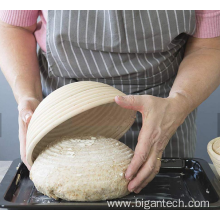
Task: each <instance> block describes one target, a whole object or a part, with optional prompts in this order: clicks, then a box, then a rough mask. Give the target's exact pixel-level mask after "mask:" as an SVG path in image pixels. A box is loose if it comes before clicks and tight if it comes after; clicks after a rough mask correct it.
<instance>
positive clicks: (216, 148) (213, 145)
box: [207, 137, 220, 176]
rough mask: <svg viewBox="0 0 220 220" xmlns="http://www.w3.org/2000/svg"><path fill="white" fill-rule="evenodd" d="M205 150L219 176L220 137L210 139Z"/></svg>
mask: <svg viewBox="0 0 220 220" xmlns="http://www.w3.org/2000/svg"><path fill="white" fill-rule="evenodd" d="M207 150H208V154H209V156H210V158H211V160H212V162H213V165H214V166H215V169H216V171H217V172H218V174H219V176H220V137H217V138H215V139H213V140H211V141H210V142H209V143H208V147H207Z"/></svg>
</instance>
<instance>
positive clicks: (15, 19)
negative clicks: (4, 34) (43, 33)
mask: <svg viewBox="0 0 220 220" xmlns="http://www.w3.org/2000/svg"><path fill="white" fill-rule="evenodd" d="M38 15H39V10H0V20H1V21H3V22H5V23H7V24H11V25H15V26H23V27H25V26H31V25H33V24H35V23H36V22H37V17H38Z"/></svg>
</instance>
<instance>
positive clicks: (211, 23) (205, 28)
mask: <svg viewBox="0 0 220 220" xmlns="http://www.w3.org/2000/svg"><path fill="white" fill-rule="evenodd" d="M193 36H194V37H197V38H213V37H218V36H220V10H202V11H199V10H198V11H196V31H195V33H194V35H193Z"/></svg>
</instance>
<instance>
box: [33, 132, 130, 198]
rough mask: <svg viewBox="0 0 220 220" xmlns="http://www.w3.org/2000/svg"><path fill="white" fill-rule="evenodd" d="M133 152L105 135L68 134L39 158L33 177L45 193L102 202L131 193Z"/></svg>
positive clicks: (40, 189) (55, 196)
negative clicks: (129, 178) (127, 176)
mask: <svg viewBox="0 0 220 220" xmlns="http://www.w3.org/2000/svg"><path fill="white" fill-rule="evenodd" d="M132 157H133V151H132V150H131V149H130V148H129V147H128V146H126V145H125V144H123V143H121V142H119V141H117V140H115V139H112V138H105V137H101V136H98V137H91V136H84V137H74V138H69V137H64V138H61V139H58V140H56V141H54V142H52V143H50V144H49V145H48V146H47V148H46V149H45V150H44V151H42V152H41V153H40V155H39V156H38V157H37V159H36V160H35V162H34V164H33V166H32V169H31V172H30V178H31V180H32V181H33V182H34V185H35V187H36V188H37V190H38V191H40V192H41V193H43V194H45V195H47V196H49V197H52V198H54V199H59V198H61V199H64V200H68V201H99V200H106V199H114V198H120V197H123V196H125V195H127V194H129V191H128V190H127V185H128V181H127V180H126V179H125V177H124V174H125V171H126V169H127V167H128V165H129V163H130V161H131V159H132Z"/></svg>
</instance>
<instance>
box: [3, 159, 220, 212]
mask: <svg viewBox="0 0 220 220" xmlns="http://www.w3.org/2000/svg"><path fill="white" fill-rule="evenodd" d="M201 201H202V203H201ZM119 202H120V203H119ZM110 203H111V205H109V204H110ZM116 203H117V205H116ZM171 203H172V204H174V205H175V206H174V205H172V204H171ZM208 203H209V204H208ZM112 204H113V206H112ZM164 204H165V205H164ZM170 204H171V205H170ZM189 205H190V207H189ZM0 208H7V209H220V182H219V181H218V179H217V178H216V177H215V175H214V173H213V172H212V170H211V169H210V167H209V165H208V163H207V162H206V161H204V160H202V159H169V158H167V159H163V160H162V165H161V169H160V172H159V174H158V175H157V176H156V177H155V178H154V180H153V181H152V182H151V183H149V184H148V185H147V186H146V187H145V188H144V189H143V190H142V191H141V193H139V194H135V193H131V194H130V195H128V196H125V197H123V198H121V199H116V200H108V201H100V202H68V201H64V200H58V201H56V200H54V199H51V198H48V197H47V196H44V195H43V194H41V193H39V192H38V191H37V190H36V188H35V187H34V185H33V182H32V181H31V180H30V179H29V171H28V170H27V168H26V167H25V165H24V164H23V163H21V161H20V159H16V160H14V161H13V163H12V164H11V166H10V168H9V170H8V172H7V173H6V175H5V177H4V179H3V180H2V182H1V184H0Z"/></svg>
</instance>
